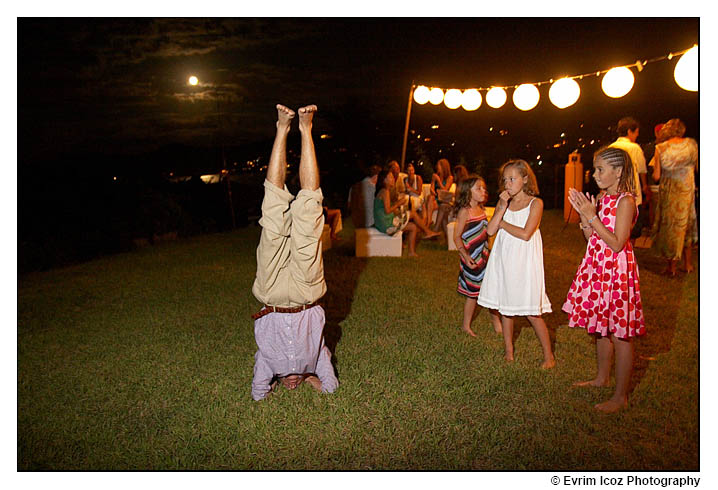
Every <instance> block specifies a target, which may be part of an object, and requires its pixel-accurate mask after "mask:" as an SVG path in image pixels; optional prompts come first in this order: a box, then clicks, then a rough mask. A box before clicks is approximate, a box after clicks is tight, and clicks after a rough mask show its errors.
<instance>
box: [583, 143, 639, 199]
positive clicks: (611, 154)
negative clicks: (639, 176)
mask: <svg viewBox="0 0 718 490" xmlns="http://www.w3.org/2000/svg"><path fill="white" fill-rule="evenodd" d="M599 158H600V159H601V160H603V161H604V162H606V163H607V164H608V165H610V166H611V167H613V168H622V169H623V171H622V172H621V177H620V178H619V180H618V192H630V193H631V194H634V193H635V189H636V182H635V180H634V175H633V163H632V162H631V157H630V155H629V154H628V153H626V151H625V150H622V149H620V148H614V147H611V146H604V147H603V148H599V149H598V151H596V153H594V154H593V161H594V162H595V161H596V160H598V159H599Z"/></svg>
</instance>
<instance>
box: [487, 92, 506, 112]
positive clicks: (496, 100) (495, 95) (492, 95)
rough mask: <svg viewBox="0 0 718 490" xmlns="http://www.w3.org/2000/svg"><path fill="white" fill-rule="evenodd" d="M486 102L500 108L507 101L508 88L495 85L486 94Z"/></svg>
mask: <svg viewBox="0 0 718 490" xmlns="http://www.w3.org/2000/svg"><path fill="white" fill-rule="evenodd" d="M486 103H487V104H489V106H490V107H493V108H494V109H498V108H499V107H501V106H503V105H504V104H505V103H506V90H504V89H502V88H501V87H493V88H492V89H491V90H489V91H488V92H487V94H486Z"/></svg>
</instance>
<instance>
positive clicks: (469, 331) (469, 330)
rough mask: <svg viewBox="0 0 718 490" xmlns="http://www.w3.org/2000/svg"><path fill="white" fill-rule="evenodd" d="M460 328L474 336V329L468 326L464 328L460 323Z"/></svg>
mask: <svg viewBox="0 0 718 490" xmlns="http://www.w3.org/2000/svg"><path fill="white" fill-rule="evenodd" d="M461 330H463V331H464V332H466V333H468V334H469V335H471V336H472V337H476V334H475V333H474V331H473V330H471V329H470V328H466V327H464V326H463V325H462V326H461Z"/></svg>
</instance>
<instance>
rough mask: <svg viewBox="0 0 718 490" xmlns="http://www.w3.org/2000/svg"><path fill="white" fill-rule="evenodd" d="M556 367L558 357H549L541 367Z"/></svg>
mask: <svg viewBox="0 0 718 490" xmlns="http://www.w3.org/2000/svg"><path fill="white" fill-rule="evenodd" d="M554 367H556V359H549V360H548V361H544V362H542V363H541V369H551V368H554Z"/></svg>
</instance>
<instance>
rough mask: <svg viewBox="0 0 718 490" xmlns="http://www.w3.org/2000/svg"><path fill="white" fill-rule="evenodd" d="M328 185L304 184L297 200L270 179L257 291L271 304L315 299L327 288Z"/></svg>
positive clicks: (254, 288)
mask: <svg viewBox="0 0 718 490" xmlns="http://www.w3.org/2000/svg"><path fill="white" fill-rule="evenodd" d="M323 199H324V197H323V195H322V190H321V189H317V190H316V191H310V190H307V189H302V190H301V191H299V194H298V195H297V197H296V199H295V198H294V196H293V195H292V194H291V193H290V192H289V191H288V190H287V187H286V186H285V187H284V189H280V188H279V187H277V186H275V185H274V184H272V183H271V182H269V181H267V180H265V181H264V200H263V201H262V218H261V219H260V220H259V224H260V225H261V226H262V235H261V237H260V239H259V246H258V247H257V277H256V278H255V280H254V285H253V286H252V293H253V294H254V297H255V298H257V300H259V301H260V302H261V303H264V304H265V305H269V306H281V307H294V306H301V305H305V304H310V303H314V302H315V301H317V300H318V299H319V298H321V297H322V296H324V293H326V291H327V286H326V283H325V282H324V264H323V262H322V245H321V243H320V239H321V236H322V231H323V229H324V215H323V213H322V201H323Z"/></svg>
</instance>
